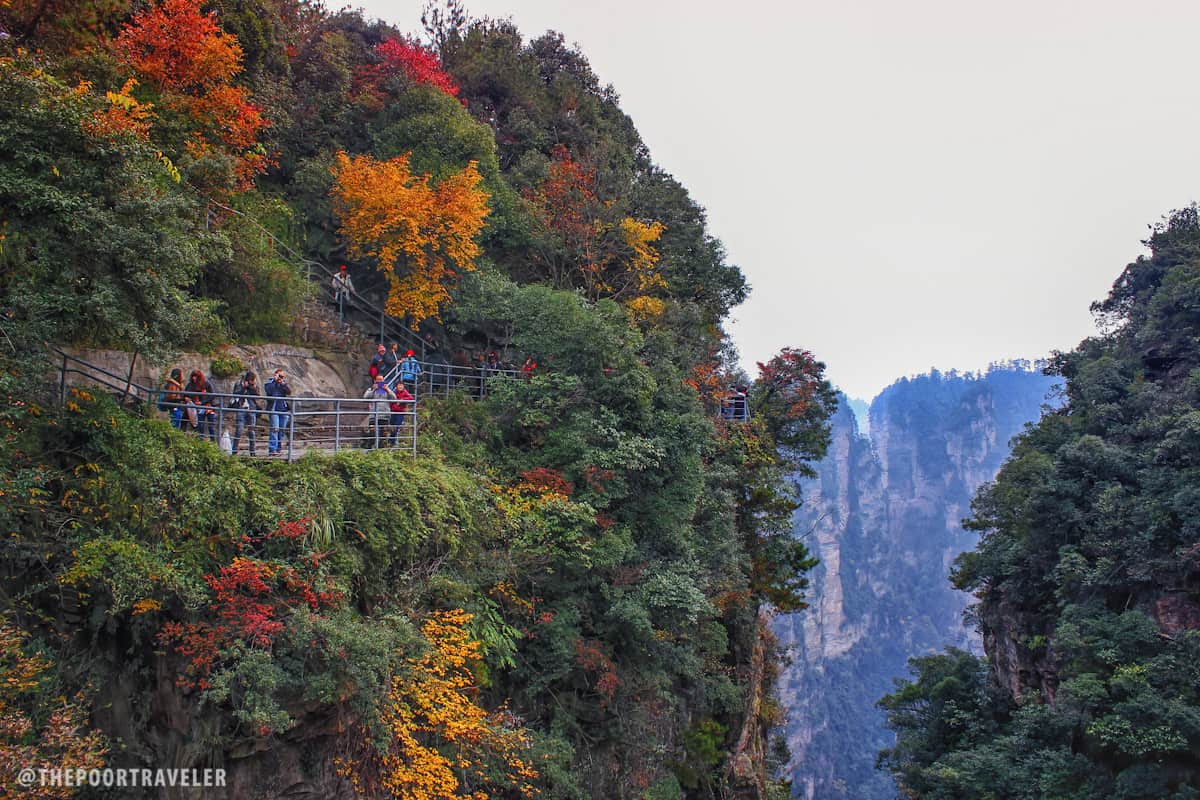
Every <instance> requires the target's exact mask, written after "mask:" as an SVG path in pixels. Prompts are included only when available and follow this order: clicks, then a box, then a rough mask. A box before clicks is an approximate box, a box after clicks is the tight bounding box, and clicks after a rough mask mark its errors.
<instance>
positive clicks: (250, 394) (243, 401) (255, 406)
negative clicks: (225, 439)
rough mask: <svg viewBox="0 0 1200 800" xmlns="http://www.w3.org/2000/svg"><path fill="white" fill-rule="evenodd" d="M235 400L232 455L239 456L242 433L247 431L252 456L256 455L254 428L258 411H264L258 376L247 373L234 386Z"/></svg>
mask: <svg viewBox="0 0 1200 800" xmlns="http://www.w3.org/2000/svg"><path fill="white" fill-rule="evenodd" d="M232 394H233V400H232V401H231V402H230V406H229V407H230V408H233V409H235V411H234V413H235V414H236V420H235V422H234V426H233V442H232V443H231V445H230V448H229V452H230V455H235V456H236V455H237V451H238V442H240V441H241V440H242V431H243V430H245V431H246V441H247V442H249V444H250V455H251V456H253V455H254V426H255V423H256V422H257V421H258V413H257V412H258V411H259V410H261V409H262V406H261V405H260V404H259V400H258V398H259V397H260V396H261V391H260V389H259V388H258V376H257V375H255V374H254V372H252V371H251V372H247V373H246V374H245V375H243V376H242V379H241V380H240V381H238V382H237V383H236V384H234V386H233V392H232Z"/></svg>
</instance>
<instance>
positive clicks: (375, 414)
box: [363, 373, 412, 444]
mask: <svg viewBox="0 0 1200 800" xmlns="http://www.w3.org/2000/svg"><path fill="white" fill-rule="evenodd" d="M409 396H410V397H411V396H412V395H409ZM363 399H365V400H373V401H375V402H373V403H371V407H370V414H371V424H372V425H374V426H375V442H376V444H378V443H379V442H380V441H381V440H382V439H384V437H385V434H384V433H383V427H382V426H383V425H384V424H388V423H390V422H391V412H392V408H391V404H392V402H393V401H394V400H395V399H396V393H395V392H393V391H392V390H391V387H389V386H388V385H387V381H385V380H384V379H383V374H382V373H381V374H379V375H376V376H375V382H374V383H373V384H372V385H371V388H370V389H367V390H366V391H365V392H363Z"/></svg>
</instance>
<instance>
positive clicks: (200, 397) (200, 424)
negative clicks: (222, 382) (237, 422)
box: [183, 369, 217, 442]
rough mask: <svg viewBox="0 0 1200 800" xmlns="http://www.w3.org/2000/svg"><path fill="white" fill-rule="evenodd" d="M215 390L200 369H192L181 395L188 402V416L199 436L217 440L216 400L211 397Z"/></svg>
mask: <svg viewBox="0 0 1200 800" xmlns="http://www.w3.org/2000/svg"><path fill="white" fill-rule="evenodd" d="M214 393H215V390H214V389H213V387H212V384H211V383H209V382H208V381H207V380H205V378H204V373H203V372H201V371H200V370H198V369H197V370H192V374H191V375H189V376H188V383H187V386H185V387H184V389H183V395H184V397H185V398H187V402H188V403H189V404H190V405H189V407H188V418H189V420H190V421H191V423H192V426H193V427H195V429H196V430H197V431H199V433H200V438H202V439H209V440H210V441H213V442H216V441H217V409H216V403H217V400H216V398H215V397H213V394H214Z"/></svg>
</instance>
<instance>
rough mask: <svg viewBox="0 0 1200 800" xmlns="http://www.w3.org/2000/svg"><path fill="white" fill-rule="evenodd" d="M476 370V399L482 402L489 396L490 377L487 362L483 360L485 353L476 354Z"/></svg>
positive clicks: (474, 365)
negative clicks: (485, 396) (486, 395)
mask: <svg viewBox="0 0 1200 800" xmlns="http://www.w3.org/2000/svg"><path fill="white" fill-rule="evenodd" d="M472 366H473V367H474V368H475V399H476V400H482V399H483V396H484V395H485V394H487V379H488V377H489V373H488V365H487V361H485V360H484V358H483V353H476V354H475V363H474V364H473V365H472Z"/></svg>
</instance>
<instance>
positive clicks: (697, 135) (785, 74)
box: [331, 0, 1200, 399]
mask: <svg viewBox="0 0 1200 800" xmlns="http://www.w3.org/2000/svg"><path fill="white" fill-rule="evenodd" d="M331 5H334V4H332V3H331ZM354 5H355V6H356V7H362V8H363V9H364V10H365V12H366V13H367V15H368V16H372V17H380V18H382V19H385V20H387V21H389V22H391V23H393V24H395V25H397V26H398V27H400V28H401V29H405V30H411V31H413V32H416V31H417V30H419V28H420V6H421V3H420V0H416V1H415V2H401V1H400V0H359V2H356V3H354ZM466 6H467V9H468V11H469V12H470V13H471V15H472V16H474V17H485V16H486V17H511V18H512V19H513V21H514V22H515V23H516V24H517V26H518V27H519V28H520V29H521V31H522V32H523V33H524V34H525V36H526V38H527V39H529V38H534V37H536V36H537V35H539V34H540V33H542V32H543V31H545V30H546V29H548V28H551V29H554V30H558V31H561V32H562V33H563V34H564V35H565V36H566V39H567V41H568V42H573V43H578V44H579V46H580V47H581V49H582V51H583V53H584V54H585V55H586V56H587V58H588V60H589V61H590V62H591V64H592V68H593V69H594V70H595V72H596V73H597V75H599V77H600V80H601V81H602V82H604V83H611V84H612V85H613V86H614V87H615V88H616V90H617V92H618V93H619V94H620V96H621V105H622V108H623V109H624V110H625V112H626V113H628V114H629V115H630V116H631V117H632V118H633V121H634V124H635V125H636V126H637V128H638V130H639V131H640V133H641V135H642V137H643V139H644V140H645V141H646V143H647V145H648V146H649V147H650V152H651V154H652V156H653V157H654V159H655V161H657V162H658V163H659V164H660V165H662V166H663V168H665V169H666V170H668V171H669V172H671V173H672V174H674V175H675V176H676V178H678V179H679V180H680V182H682V183H683V184H684V186H686V187H687V188H688V190H689V191H690V192H691V194H692V196H693V197H694V198H695V199H696V200H697V202H699V203H700V204H701V205H703V206H705V207H706V208H707V209H708V213H709V224H710V229H711V231H712V233H713V234H714V235H715V236H717V237H718V238H720V239H721V240H722V241H723V242H724V243H725V245H726V247H727V248H728V251H729V255H730V260H731V261H732V262H733V263H735V264H737V265H739V266H740V267H741V268H742V270H743V271H744V272H745V274H746V275H747V277H748V279H749V281H750V283H751V285H752V286H753V293H752V295H751V298H750V300H749V301H748V302H747V303H746V304H744V305H743V306H741V307H739V308H738V309H736V310H735V311H734V322H733V323H732V324H731V325H730V326H729V329H730V331H731V332H732V334H733V337H734V340H735V341H736V343H737V345H738V348H739V350H740V351H741V353H742V357H743V361H744V362H745V363H746V365H747V366H748V367H749V366H752V364H753V362H754V361H757V360H765V359H767V358H768V357H770V355H771V354H772V353H773V352H775V351H776V350H778V349H779V348H780V347H783V346H787V345H790V346H797V347H805V348H808V349H809V350H812V351H813V352H814V353H815V354H816V355H817V357H818V358H820V359H822V360H823V361H825V362H826V363H827V364H828V367H829V370H828V374H829V376H830V378H831V379H832V380H833V381H834V382H835V383H837V384H838V385H839V386H840V387H842V388H843V389H844V390H845V391H846V392H848V393H849V394H850V395H852V396H859V397H863V398H867V399H869V398H871V397H872V396H873V395H874V394H875V393H877V392H878V391H879V390H880V389H881V388H883V387H884V386H886V385H888V384H890V383H891V382H892V381H893V380H894V379H896V378H898V377H900V376H902V375H909V374H914V373H917V372H923V371H925V370H927V369H929V368H930V367H933V366H936V367H938V368H941V369H949V368H952V367H957V368H959V369H975V368H978V367H980V366H983V365H985V364H986V363H987V362H988V361H991V360H996V359H1004V358H1010V357H1026V358H1036V357H1039V356H1043V355H1045V354H1047V353H1048V352H1049V351H1050V350H1052V349H1055V348H1059V349H1069V348H1071V347H1073V346H1074V345H1075V344H1076V343H1077V342H1078V341H1079V340H1080V339H1081V338H1083V337H1084V336H1087V335H1089V334H1091V333H1092V332H1093V325H1092V321H1091V316H1090V314H1089V312H1088V305H1089V304H1090V303H1091V301H1093V300H1095V299H1098V298H1101V297H1103V296H1104V295H1105V294H1106V293H1107V291H1108V288H1109V286H1110V285H1111V284H1112V281H1113V280H1114V279H1115V278H1116V277H1117V275H1118V274H1119V272H1120V270H1121V269H1122V268H1123V267H1124V265H1125V264H1126V263H1128V262H1129V261H1131V260H1133V258H1135V257H1136V256H1137V255H1138V254H1139V253H1142V252H1143V249H1142V248H1141V247H1140V245H1139V242H1140V240H1142V239H1144V238H1145V236H1146V233H1147V230H1148V229H1147V226H1148V225H1149V224H1150V223H1153V222H1155V221H1157V220H1158V219H1159V218H1160V217H1161V216H1162V215H1164V214H1166V213H1167V212H1168V211H1170V210H1171V209H1173V208H1178V207H1181V206H1184V205H1187V204H1188V203H1190V202H1192V200H1193V199H1195V198H1196V194H1197V192H1196V189H1197V185H1198V179H1200V146H1198V145H1200V140H1198V137H1200V102H1197V91H1196V77H1197V76H1196V71H1197V64H1198V62H1197V58H1196V53H1197V49H1196V48H1197V44H1196V43H1197V41H1198V40H1200V3H1194V2H1182V1H1176V2H1165V1H1160V2H1154V1H1153V0H1151V1H1146V0H1143V2H1138V3H1134V2H1124V3H1118V2H1113V0H1091V1H1090V2H1066V0H1041V1H1036V2H1035V1H1032V0H1009V2H1005V3H996V2H980V1H978V0H977V1H975V2H972V1H971V0H908V2H903V3H901V2H895V0H858V1H855V0H842V2H836V1H832V0H831V1H827V2H823V3H815V2H809V1H808V0H802V1H801V2H795V3H781V2H773V1H772V0H766V2H759V3H746V4H744V5H743V4H740V3H737V4H735V3H729V2H713V1H712V0H690V1H689V2H684V1H683V0H640V2H635V1H634V0H604V1H603V2H587V3H582V2H573V3H572V2H563V0H466Z"/></svg>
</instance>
